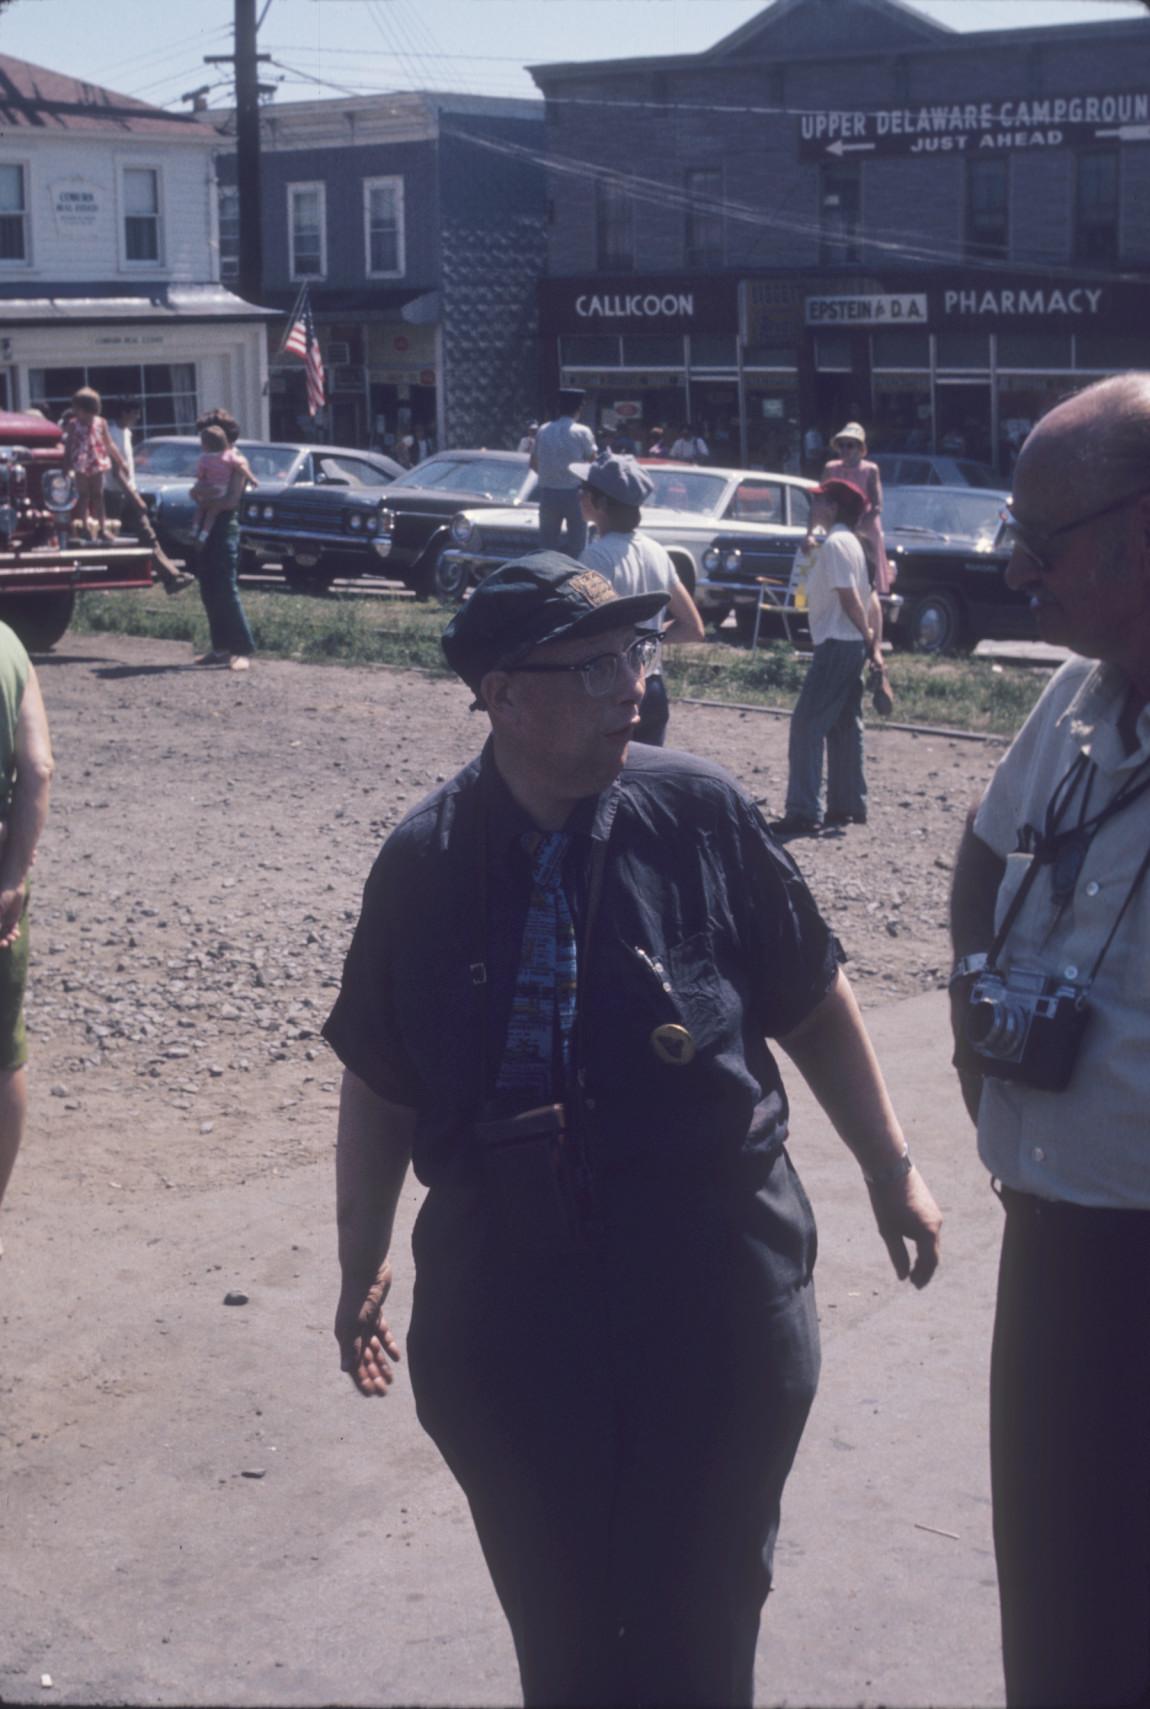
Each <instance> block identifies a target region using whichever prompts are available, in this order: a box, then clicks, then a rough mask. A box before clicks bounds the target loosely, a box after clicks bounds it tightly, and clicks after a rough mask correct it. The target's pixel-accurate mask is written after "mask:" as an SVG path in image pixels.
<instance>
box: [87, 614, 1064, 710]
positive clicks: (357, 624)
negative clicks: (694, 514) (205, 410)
mask: <svg viewBox="0 0 1150 1709" xmlns="http://www.w3.org/2000/svg"><path fill="white" fill-rule="evenodd" d="M243 597H244V609H245V610H246V612H247V615H248V621H249V623H250V624H251V628H252V634H253V635H254V637H255V642H256V650H257V652H259V653H263V654H266V655H268V656H270V657H273V658H281V659H299V660H301V661H304V662H307V663H314V664H324V663H330V664H354V665H393V666H397V667H399V668H401V669H408V670H423V671H430V672H432V673H433V674H435V675H437V676H445V675H447V674H448V673H447V667H446V666H445V664H444V662H443V655H442V653H441V652H440V649H439V636H440V634H441V632H442V630H443V628H444V625H445V624H446V622H447V619H448V617H449V615H450V613H449V612H448V611H447V609H446V608H445V607H443V606H440V605H434V604H429V605H417V604H415V603H414V602H412V601H410V600H399V599H397V600H390V599H365V598H362V597H360V596H358V595H356V594H341V593H336V594H331V595H328V596H327V597H326V598H311V597H308V596H306V595H298V594H289V593H278V592H275V593H265V592H249V591H248V590H245V591H244V596H243ZM73 627H74V628H75V629H76V630H77V631H78V632H79V633H81V634H89V635H92V634H118V635H146V636H149V637H151V638H153V639H156V640H169V641H186V642H188V643H189V644H190V645H191V646H192V647H193V648H195V649H196V650H197V651H204V650H205V649H206V648H207V645H208V629H207V623H206V621H205V618H204V614H203V609H202V607H201V605H200V602H199V600H198V599H197V598H196V596H195V593H194V592H189V593H187V594H185V595H184V597H183V598H182V599H179V600H172V599H169V598H168V597H167V596H166V595H165V594H163V593H161V592H159V591H153V592H149V593H143V594H136V593H86V594H81V595H80V598H79V600H78V601H77V607H76V617H75V621H74V624H73ZM889 666H890V673H891V678H892V680H893V682H894V688H895V695H896V701H895V711H894V717H895V719H896V721H897V722H899V723H904V724H942V725H946V726H947V727H949V728H951V729H955V730H972V731H981V732H984V733H987V734H994V735H1004V736H1006V735H1013V733H1014V732H1015V731H1016V730H1017V729H1018V727H1019V725H1020V724H1021V723H1022V721H1023V719H1024V718H1025V717H1026V715H1027V713H1028V712H1029V711H1030V708H1031V707H1032V706H1033V704H1034V702H1035V701H1036V700H1037V698H1038V696H1039V694H1040V693H1041V691H1042V688H1043V686H1044V685H1045V683H1046V681H1047V677H1048V674H1049V673H1048V672H1047V671H1045V670H1037V669H1030V668H1017V667H1014V666H1008V667H1005V668H1004V667H1002V666H1000V665H995V664H993V663H991V661H990V660H988V659H974V658H965V657H962V656H957V657H947V658H932V657H927V656H925V655H923V654H917V653H896V654H894V655H893V657H891V658H890V660H889ZM666 674H667V687H668V690H669V691H670V693H671V694H672V696H676V695H679V696H687V697H690V698H693V699H697V700H732V701H739V702H741V703H743V704H744V705H750V706H756V705H757V706H774V707H781V708H784V709H788V710H789V709H790V708H791V707H793V705H794V703H795V699H796V697H797V695H798V692H799V689H800V688H801V687H802V683H803V677H804V676H805V674H806V662H805V661H804V660H803V659H800V658H799V657H797V656H796V654H795V653H794V652H792V650H791V648H790V647H789V646H787V645H785V644H784V643H782V642H777V641H776V642H771V643H770V644H769V645H767V646H763V647H760V648H759V651H758V653H757V654H756V655H755V656H754V658H752V657H751V653H750V650H749V649H748V648H746V647H740V646H738V645H736V644H735V643H734V642H733V640H732V641H728V640H726V639H724V640H722V641H714V642H709V643H705V644H703V645H702V646H698V647H672V648H669V649H668V653H667V659H666ZM872 722H876V723H877V722H878V720H877V718H875V717H873V715H872Z"/></svg>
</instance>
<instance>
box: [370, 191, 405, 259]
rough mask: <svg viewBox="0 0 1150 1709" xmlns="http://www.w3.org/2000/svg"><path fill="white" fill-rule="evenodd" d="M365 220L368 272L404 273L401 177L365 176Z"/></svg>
mask: <svg viewBox="0 0 1150 1709" xmlns="http://www.w3.org/2000/svg"><path fill="white" fill-rule="evenodd" d="M363 220H364V238H365V242H366V245H367V271H368V273H369V274H370V275H372V276H373V277H375V278H379V277H380V276H385V277H386V276H389V275H390V276H392V277H394V276H395V275H397V274H400V273H402V272H403V179H402V178H367V179H365V180H364V186H363Z"/></svg>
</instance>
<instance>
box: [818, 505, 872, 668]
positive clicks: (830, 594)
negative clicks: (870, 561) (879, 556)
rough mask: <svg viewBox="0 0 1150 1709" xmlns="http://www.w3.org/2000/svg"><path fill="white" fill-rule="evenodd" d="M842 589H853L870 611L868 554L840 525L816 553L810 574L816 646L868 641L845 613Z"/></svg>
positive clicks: (837, 524)
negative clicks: (832, 642)
mask: <svg viewBox="0 0 1150 1709" xmlns="http://www.w3.org/2000/svg"><path fill="white" fill-rule="evenodd" d="M840 587H842V588H848V587H853V588H854V590H855V592H856V593H857V594H858V596H859V598H860V599H861V600H862V603H863V610H864V611H865V610H866V604H867V600H868V599H869V598H870V578H869V577H868V575H867V573H866V555H865V553H864V552H863V549H862V547H861V546H860V545H859V543H858V541H857V540H856V539H855V537H854V535H853V534H852V533H851V531H850V529H849V528H847V527H845V526H844V525H843V524H842V523H841V522H836V523H835V525H834V527H833V528H832V529H831V531H830V533H829V534H828V535H827V537H826V539H825V540H824V541H823V543H822V545H821V546H820V547H819V548H818V550H817V551H816V552H815V561H814V563H813V564H812V566H811V568H810V571H809V572H808V575H807V611H808V615H809V621H810V625H811V640H812V641H813V642H814V644H815V646H816V647H819V646H821V645H822V643H823V642H824V641H863V640H864V639H865V637H864V636H863V634H862V631H861V630H860V629H858V628H857V627H856V626H855V624H853V623H852V622H851V620H850V618H849V617H848V616H847V614H846V612H845V611H844V610H843V607H842V601H841V600H840V598H839V596H838V589H839V588H840Z"/></svg>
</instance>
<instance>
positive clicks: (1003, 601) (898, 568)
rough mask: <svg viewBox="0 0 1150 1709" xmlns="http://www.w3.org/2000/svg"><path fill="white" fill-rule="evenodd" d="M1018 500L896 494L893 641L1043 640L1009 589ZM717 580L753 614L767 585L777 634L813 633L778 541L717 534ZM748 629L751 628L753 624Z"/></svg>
mask: <svg viewBox="0 0 1150 1709" xmlns="http://www.w3.org/2000/svg"><path fill="white" fill-rule="evenodd" d="M1007 497H1008V495H1007V494H1006V493H1005V492H987V491H981V490H976V489H974V488H971V487H900V488H897V489H895V488H891V489H889V490H888V492H887V494H886V504H885V507H884V511H883V527H884V531H885V534H886V546H887V556H888V557H889V559H890V562H891V568H892V569H893V570H894V572H895V586H894V595H895V597H894V598H893V599H892V600H891V601H890V602H889V604H888V607H887V612H886V625H887V634H888V636H889V638H890V639H891V640H892V641H895V642H896V643H900V644H901V645H903V646H908V647H913V648H914V649H915V650H916V651H918V652H924V653H941V652H952V651H956V650H958V649H960V648H963V647H970V646H973V644H974V643H975V642H976V641H981V640H989V639H994V640H1024V639H1026V640H1033V638H1034V633H1035V630H1034V622H1033V618H1032V617H1031V614H1030V609H1029V604H1028V601H1027V599H1026V596H1025V595H1024V594H1021V593H1017V592H1015V591H1014V590H1013V589H1011V588H1008V587H1007V585H1006V565H1007V563H1008V561H1009V557H1010V552H1009V549H1008V548H1007V547H1006V546H1004V545H1002V544H1000V541H1001V522H1002V510H1003V506H1004V505H1005V503H1006V500H1007ZM707 563H708V574H709V575H710V576H711V579H712V581H713V582H714V583H715V584H716V585H723V586H725V587H726V588H727V589H729V590H730V591H731V592H732V594H734V595H735V596H736V599H737V601H738V603H741V605H742V606H743V609H744V612H750V613H753V610H754V602H755V597H756V590H757V588H758V587H759V586H760V585H763V586H764V587H765V589H766V598H767V600H768V602H770V603H773V604H774V605H775V606H776V607H777V608H778V613H779V614H778V615H775V614H772V613H771V612H770V611H769V610H768V611H767V612H766V613H765V614H764V618H763V628H764V632H765V633H767V634H771V633H778V632H779V631H780V630H781V629H782V628H784V627H785V626H786V625H790V626H791V627H796V628H797V629H798V630H800V631H801V630H802V629H804V628H805V623H806V619H805V616H804V615H803V613H802V612H801V611H797V610H796V609H795V606H794V602H793V600H792V599H791V597H790V588H791V568H792V559H791V558H790V557H788V555H787V552H786V548H785V546H784V545H783V543H782V542H780V541H779V540H778V539H777V538H775V537H773V536H769V535H763V536H762V537H752V538H748V537H747V535H746V534H743V535H741V536H739V537H735V536H729V537H727V536H723V535H717V536H716V538H715V540H714V542H713V544H712V546H711V549H710V552H709V553H708V554H707ZM745 627H747V625H746V623H744V628H745Z"/></svg>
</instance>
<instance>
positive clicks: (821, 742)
mask: <svg viewBox="0 0 1150 1709" xmlns="http://www.w3.org/2000/svg"><path fill="white" fill-rule="evenodd" d="M865 662H866V647H865V646H864V644H863V642H862V641H861V639H860V640H858V641H820V643H819V645H818V646H817V647H816V648H815V651H814V657H813V658H812V660H811V663H810V668H809V669H808V671H807V674H806V677H805V678H804V680H803V686H802V688H801V689H800V690H799V698H798V700H797V701H796V702H795V710H794V715H793V717H792V718H791V730H790V738H789V743H788V751H787V758H788V775H787V813H788V815H791V816H793V817H794V818H796V819H809V820H811V821H813V822H817V821H818V820H820V819H821V818H822V812H821V809H820V799H821V795H822V787H823V749H824V747H825V748H826V755H827V812H828V814H832V815H850V816H852V817H854V818H856V819H864V818H865V817H866V810H867V788H866V777H865V775H864V773H863V718H862V693H863V689H862V670H863V665H864V664H865Z"/></svg>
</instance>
